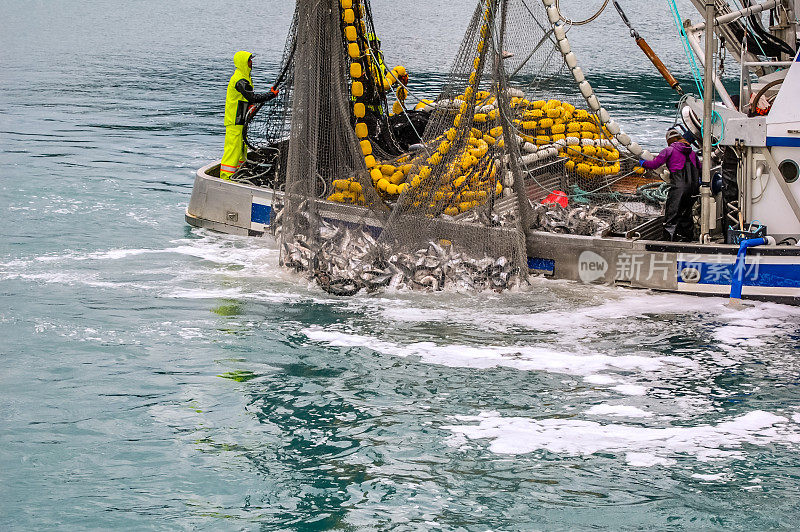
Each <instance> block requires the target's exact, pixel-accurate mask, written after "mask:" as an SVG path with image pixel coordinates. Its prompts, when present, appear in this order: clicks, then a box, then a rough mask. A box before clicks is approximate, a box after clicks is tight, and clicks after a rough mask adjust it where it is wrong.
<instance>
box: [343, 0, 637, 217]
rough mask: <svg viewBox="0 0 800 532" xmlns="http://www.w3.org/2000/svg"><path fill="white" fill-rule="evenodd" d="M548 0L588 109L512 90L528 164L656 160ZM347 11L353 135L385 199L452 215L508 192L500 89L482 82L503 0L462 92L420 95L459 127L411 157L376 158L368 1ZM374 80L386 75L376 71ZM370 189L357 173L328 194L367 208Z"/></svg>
mask: <svg viewBox="0 0 800 532" xmlns="http://www.w3.org/2000/svg"><path fill="white" fill-rule="evenodd" d="M543 3H544V4H545V7H546V8H547V12H548V17H549V18H550V22H551V24H553V28H554V34H555V36H556V39H557V43H558V47H559V49H560V50H561V53H562V55H563V56H564V61H565V63H566V64H567V66H568V67H570V69H571V71H572V74H573V77H574V78H575V81H576V82H577V83H578V87H579V89H580V91H581V94H582V95H583V97H584V98H585V100H586V103H587V106H588V108H589V109H588V110H587V109H578V108H576V106H575V105H573V104H571V103H569V102H566V101H561V100H557V99H551V100H533V101H531V100H528V99H526V98H525V94H524V93H523V92H522V91H520V90H518V89H508V90H507V92H506V96H507V98H508V101H509V104H510V107H511V110H512V115H513V119H512V120H511V123H510V126H511V127H512V128H513V132H512V133H513V134H514V135H515V137H516V139H517V142H518V145H519V147H520V151H521V159H520V162H521V164H522V165H523V166H524V167H531V166H533V165H535V164H537V163H542V162H545V161H548V160H553V161H559V160H560V161H562V162H563V163H564V168H565V170H566V171H567V172H570V173H574V174H576V175H578V176H580V177H582V178H587V179H592V178H599V177H608V176H619V174H620V172H621V170H622V159H623V156H622V155H621V153H620V147H622V148H625V149H626V150H627V151H629V152H630V153H631V154H632V155H633V157H626V158H627V159H632V158H634V157H641V158H644V159H649V158H652V155H650V154H649V152H646V151H645V150H642V149H641V147H640V146H639V145H638V144H637V143H635V142H632V141H631V139H630V137H628V136H627V135H626V134H625V133H623V132H622V131H621V128H620V127H619V125H618V124H617V123H616V122H615V121H613V120H611V118H610V116H609V115H608V112H607V111H606V110H605V109H603V108H602V107H601V106H600V104H599V101H598V99H597V97H596V95H595V94H594V91H593V89H592V87H591V85H589V83H588V81H586V80H585V78H584V77H583V73H582V71H581V70H580V67H578V66H577V60H576V58H575V55H574V53H572V52H571V50H570V47H569V42H568V41H567V39H566V31H565V29H564V27H563V25H562V24H560V20H561V19H560V15H559V14H558V10H557V8H556V6H555V4H554V0H543ZM341 7H342V17H343V20H344V22H345V26H344V35H345V38H346V40H347V41H348V43H349V44H348V53H349V56H350V58H351V64H350V76H351V78H352V83H351V94H352V96H353V98H354V99H355V103H354V105H353V114H354V116H355V119H356V124H355V133H356V136H357V137H358V138H359V139H360V141H359V142H360V148H361V152H362V154H363V156H364V162H365V165H366V167H367V169H368V171H369V176H370V178H371V185H372V186H373V187H374V189H375V191H376V192H377V194H378V196H379V197H380V198H381V199H382V200H383V201H385V202H394V201H397V200H398V199H399V197H400V196H401V195H403V194H408V196H407V197H409V204H410V205H412V206H414V207H422V208H426V209H428V210H429V211H430V210H433V211H435V213H436V214H445V215H450V216H455V215H457V214H460V213H464V212H467V211H470V210H471V209H474V208H475V207H478V206H480V205H483V204H485V203H486V201H488V199H489V198H490V197H491V196H494V197H499V196H502V195H503V192H504V190H505V191H506V195H508V194H510V188H511V187H512V186H513V184H514V177H513V174H512V173H511V172H509V171H506V172H502V173H501V174H500V175H498V168H502V167H503V166H504V162H505V160H504V157H503V154H502V151H501V150H502V149H503V148H504V140H503V135H504V131H503V127H502V126H501V125H500V115H499V113H500V110H499V107H498V103H499V102H498V101H497V96H496V95H493V94H491V93H490V92H488V91H485V90H479V88H478V87H479V84H480V80H481V74H482V70H483V66H484V62H485V58H486V52H487V48H488V47H487V45H486V44H487V43H486V39H487V36H488V37H490V31H491V28H490V25H491V24H492V23H493V22H492V19H493V16H494V11H495V8H496V0H489V1H487V5H486V9H485V10H484V13H483V17H482V25H481V27H480V40H479V41H478V43H477V46H476V54H475V57H474V60H473V64H472V71H471V72H470V74H469V78H468V83H467V87H466V88H465V90H464V92H463V93H461V94H459V95H457V96H455V97H453V98H452V99H442V100H439V101H432V100H426V99H423V100H421V101H420V102H419V103H418V104H417V106H416V108H415V109H416V110H428V111H431V112H433V111H436V112H439V113H445V114H446V115H452V126H451V127H450V128H449V129H447V130H446V131H445V132H444V133H443V134H442V135H440V136H439V137H437V138H435V139H433V140H432V141H431V142H429V143H428V149H427V150H426V152H425V153H423V154H420V155H415V156H412V155H404V156H402V157H399V158H397V159H394V160H390V161H377V160H376V159H375V157H374V155H373V152H372V144H371V142H370V140H369V133H370V132H369V129H368V126H367V124H366V123H365V122H364V121H363V119H364V116H365V114H366V107H365V105H364V103H363V102H359V101H358V98H359V97H360V96H361V95H363V93H364V91H363V81H362V79H363V77H364V74H365V73H364V68H363V61H364V58H365V56H366V55H367V54H368V53H369V52H368V51H367V50H363V49H362V46H361V44H360V40H359V38H358V29H357V27H356V25H358V27H359V28H360V30H361V33H362V35H363V34H364V33H365V32H366V25H365V23H364V21H363V7H362V6H357V9H353V1H352V0H341ZM366 60H367V61H369V63H368V64H369V65H370V67H372V65H373V64H374V63H373V61H372V60H371V58H369V57H367V58H366ZM400 69H402V67H396V68H395V69H394V70H393V71H392V73H391V74H388V75H387V76H386V78H384V79H385V81H384V89H385V90H388V89H389V88H390V87H391V86H392V85H393V84H394V83H395V82H397V83H399V80H398V78H399V77H400V76H401V75H403V74H404V73H405V72H404V70H400ZM373 79H379V78H378V77H377V76H373ZM401 90H403V91H404V93H403V96H407V95H408V90H407V88H406V87H405V86H404V85H403V84H401V83H400V86H399V87H398V92H399V91H401ZM398 96H399V94H398ZM395 104H396V105H397V104H398V102H395ZM644 172H645V171H644V169H643V168H641V167H638V166H636V167H634V168H633V169H632V170H631V172H629V173H627V174H625V175H630V173H637V174H643V173H644ZM621 177H624V176H621ZM365 186H369V181H366V180H360V179H359V177H358V176H351V177H349V178H346V179H337V180H335V181H334V182H333V188H334V192H333V193H332V194H331V195H330V196H328V200H330V201H334V202H339V203H349V204H355V205H365V204H366V199H365V196H364V187H365Z"/></svg>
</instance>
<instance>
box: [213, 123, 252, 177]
mask: <svg viewBox="0 0 800 532" xmlns="http://www.w3.org/2000/svg"><path fill="white" fill-rule="evenodd" d="M243 132H244V126H226V127H225V153H224V155H223V156H222V164H221V165H220V167H219V176H220V177H221V178H222V179H225V180H228V181H230V178H231V175H232V174H233V173H234V172H235V171H236V170H237V169H238V168H239V165H241V164H242V163H243V162H244V160H245V157H246V155H247V146H246V145H245V143H244V136H243Z"/></svg>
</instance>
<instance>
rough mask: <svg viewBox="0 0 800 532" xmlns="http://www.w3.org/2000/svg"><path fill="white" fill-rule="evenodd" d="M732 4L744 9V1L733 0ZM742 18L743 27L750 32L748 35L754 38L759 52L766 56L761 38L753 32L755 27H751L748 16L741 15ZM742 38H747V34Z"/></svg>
mask: <svg viewBox="0 0 800 532" xmlns="http://www.w3.org/2000/svg"><path fill="white" fill-rule="evenodd" d="M734 4H736V7H738V8H740V9H744V7H745V6H744V3H740V2H738V0H734ZM742 18H744V25H745V29H747V30H748V32H749V33H750V36H751V37H752V38H753V40H754V41H755V42H756V44H757V45H758V48H759V50H761V54H762V55H763V56H764V57H768V56H767V52H765V51H764V47H763V46H761V39H760V38H759V36H758V35H757V34H756V32H755V29H754V28H753V27H751V24H750V17H742ZM744 38H745V39H746V38H747V34H745V36H744Z"/></svg>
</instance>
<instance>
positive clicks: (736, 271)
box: [731, 236, 770, 302]
mask: <svg viewBox="0 0 800 532" xmlns="http://www.w3.org/2000/svg"><path fill="white" fill-rule="evenodd" d="M769 243H770V238H769V237H766V236H765V237H760V238H751V239H749V240H742V241H741V242H740V243H739V252H738V253H737V254H736V264H735V265H734V267H733V276H732V278H731V302H734V301H733V300H736V302H738V301H739V300H741V299H742V285H743V284H744V273H745V270H746V267H745V261H746V260H747V249H748V248H752V247H756V246H764V245H767V244H769Z"/></svg>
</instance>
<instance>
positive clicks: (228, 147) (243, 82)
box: [219, 51, 278, 181]
mask: <svg viewBox="0 0 800 532" xmlns="http://www.w3.org/2000/svg"><path fill="white" fill-rule="evenodd" d="M233 64H234V65H235V66H236V71H235V72H234V73H233V76H231V80H230V81H229V82H228V94H227V96H226V98H225V153H224V155H223V156H222V164H221V165H220V169H219V176H220V177H221V178H222V179H225V180H228V181H230V178H231V175H233V173H234V172H235V171H236V170H237V169H238V168H239V165H241V164H242V163H243V162H244V160H245V156H246V154H247V147H246V146H245V144H244V122H245V119H246V118H247V110H248V108H249V107H250V106H251V105H253V104H256V103H262V102H268V101H270V100H271V99H273V98H274V97H276V96H277V95H278V89H277V88H275V87H273V88H272V89H271V90H270V92H266V93H263V94H256V93H255V92H253V80H252V79H251V78H250V70H251V69H252V68H253V54H251V53H250V52H245V51H239V52H236V53H235V54H234V55H233Z"/></svg>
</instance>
